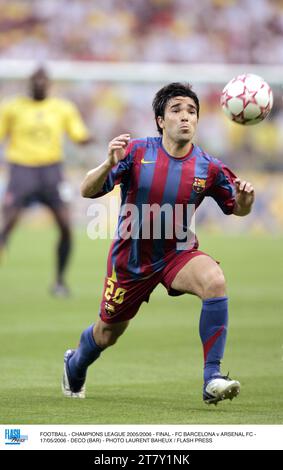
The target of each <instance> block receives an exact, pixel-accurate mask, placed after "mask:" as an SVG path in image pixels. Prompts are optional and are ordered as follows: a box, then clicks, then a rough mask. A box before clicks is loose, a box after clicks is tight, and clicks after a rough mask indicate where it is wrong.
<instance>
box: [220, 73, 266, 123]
mask: <svg viewBox="0 0 283 470" xmlns="http://www.w3.org/2000/svg"><path fill="white" fill-rule="evenodd" d="M272 105H273V94H272V90H271V88H270V86H269V85H268V83H266V82H265V81H264V80H263V78H261V77H259V76H258V75H254V74H252V73H248V74H245V75H239V76H238V77H235V78H233V79H232V80H230V82H229V83H227V85H226V86H225V87H224V89H223V91H222V93H221V106H222V108H223V110H224V112H225V114H226V116H228V118H229V119H231V120H232V121H234V122H237V123H239V124H244V125H251V124H257V123H258V122H260V121H262V120H263V119H264V118H265V117H266V116H267V115H268V113H269V112H270V110H271V108H272Z"/></svg>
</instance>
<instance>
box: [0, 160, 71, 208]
mask: <svg viewBox="0 0 283 470" xmlns="http://www.w3.org/2000/svg"><path fill="white" fill-rule="evenodd" d="M62 183H63V174H62V165H61V164H58V163H56V164H54V165H47V166H39V167H29V166H23V165H15V164H10V165H9V181H8V186H7V189H6V193H5V196H4V207H26V206H28V205H30V204H31V203H33V202H41V203H42V204H45V205H47V206H49V207H51V208H56V207H58V206H60V205H62V204H63V203H64V201H63V199H62V196H61V194H60V186H61V185H62Z"/></svg>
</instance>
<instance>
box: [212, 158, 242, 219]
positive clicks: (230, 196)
mask: <svg viewBox="0 0 283 470" xmlns="http://www.w3.org/2000/svg"><path fill="white" fill-rule="evenodd" d="M236 178H237V177H236V175H235V174H234V173H233V172H232V171H231V170H230V169H229V168H227V167H226V166H225V165H224V164H223V163H221V162H220V165H219V172H218V174H217V176H216V180H215V183H214V185H213V187H212V189H211V190H210V192H209V194H208V195H209V196H211V197H213V199H214V200H215V201H216V202H217V204H218V205H219V207H220V208H221V209H222V211H223V212H224V214H227V215H229V214H232V213H233V210H234V207H235V185H234V181H235V179H236Z"/></svg>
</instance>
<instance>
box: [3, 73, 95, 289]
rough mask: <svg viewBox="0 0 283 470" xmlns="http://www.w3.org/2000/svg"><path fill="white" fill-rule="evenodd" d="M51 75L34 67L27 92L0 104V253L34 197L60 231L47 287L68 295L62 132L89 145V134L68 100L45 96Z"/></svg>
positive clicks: (67, 220)
mask: <svg viewBox="0 0 283 470" xmlns="http://www.w3.org/2000/svg"><path fill="white" fill-rule="evenodd" d="M49 88H50V79H49V76H48V74H47V72H46V71H45V69H44V68H42V67H40V68H38V69H37V70H36V71H35V72H34V73H33V74H32V76H31V77H30V79H29V90H28V91H29V93H28V95H27V96H20V97H16V98H13V99H10V100H8V101H5V102H4V104H3V105H2V106H1V108H0V140H3V139H7V150H6V158H7V161H8V165H9V181H8V186H7V190H6V193H5V195H4V200H3V203H2V210H3V223H2V230H1V231H0V252H1V251H3V249H4V248H5V246H6V244H7V242H8V239H9V236H10V234H11V232H12V230H13V228H14V227H15V225H16V223H17V221H18V219H19V215H20V213H21V211H22V209H23V208H25V207H26V206H28V205H29V204H30V203H32V202H34V201H38V202H40V203H42V204H44V205H46V206H47V207H48V208H49V209H50V210H51V212H52V213H53V215H54V219H55V221H56V223H57V226H58V228H59V231H60V238H59V243H58V248H57V261H56V278H55V282H54V284H53V286H52V289H51V292H52V294H54V295H56V296H67V295H68V294H69V290H68V288H67V286H66V283H65V279H64V274H65V269H66V266H67V263H68V260H69V256H70V251H71V230H70V218H69V209H68V206H67V204H66V202H65V198H64V195H63V172H62V160H63V149H62V145H63V137H64V134H65V133H66V134H67V135H68V137H69V138H70V139H71V140H73V141H74V142H76V143H78V144H82V145H84V144H88V143H90V142H91V141H92V140H93V139H92V137H91V136H90V135H89V133H88V130H87V128H86V127H85V125H84V123H83V121H82V119H81V116H80V114H79V112H78V110H77V108H76V107H75V106H74V104H72V103H71V102H70V101H67V100H64V99H59V98H56V97H51V96H50V97H49V96H48V95H49Z"/></svg>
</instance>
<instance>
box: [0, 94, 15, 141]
mask: <svg viewBox="0 0 283 470" xmlns="http://www.w3.org/2000/svg"><path fill="white" fill-rule="evenodd" d="M11 107H12V105H11V104H10V102H6V103H4V104H1V106H0V140H4V139H5V138H6V137H8V136H9V133H10V124H11Z"/></svg>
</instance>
